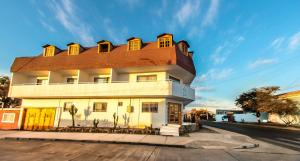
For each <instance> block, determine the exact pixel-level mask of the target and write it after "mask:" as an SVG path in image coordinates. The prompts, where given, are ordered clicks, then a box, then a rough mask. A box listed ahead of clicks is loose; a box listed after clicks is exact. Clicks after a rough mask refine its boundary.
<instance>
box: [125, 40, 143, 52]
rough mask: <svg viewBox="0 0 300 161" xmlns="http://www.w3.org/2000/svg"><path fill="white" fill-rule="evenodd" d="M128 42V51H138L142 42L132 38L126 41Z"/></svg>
mask: <svg viewBox="0 0 300 161" xmlns="http://www.w3.org/2000/svg"><path fill="white" fill-rule="evenodd" d="M127 41H128V50H129V51H132V50H140V49H141V47H142V40H141V39H140V38H136V37H132V38H129V39H127Z"/></svg>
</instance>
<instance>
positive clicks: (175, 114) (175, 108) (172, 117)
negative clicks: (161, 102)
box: [168, 102, 181, 124]
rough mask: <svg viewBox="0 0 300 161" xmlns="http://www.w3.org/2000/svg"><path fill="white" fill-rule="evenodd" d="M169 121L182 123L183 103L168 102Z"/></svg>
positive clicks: (170, 122)
mask: <svg viewBox="0 0 300 161" xmlns="http://www.w3.org/2000/svg"><path fill="white" fill-rule="evenodd" d="M168 123H169V124H181V104H179V103H170V102H169V104H168Z"/></svg>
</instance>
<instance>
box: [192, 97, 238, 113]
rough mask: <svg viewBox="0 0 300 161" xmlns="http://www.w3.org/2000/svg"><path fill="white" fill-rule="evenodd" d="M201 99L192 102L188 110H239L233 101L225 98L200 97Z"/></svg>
mask: <svg viewBox="0 0 300 161" xmlns="http://www.w3.org/2000/svg"><path fill="white" fill-rule="evenodd" d="M199 98H200V99H197V100H196V101H194V102H192V103H191V104H189V105H188V106H186V108H187V109H193V108H205V109H207V110H209V111H212V112H216V109H239V108H238V107H237V106H236V105H235V103H234V101H233V100H229V99H224V98H206V97H201V96H199Z"/></svg>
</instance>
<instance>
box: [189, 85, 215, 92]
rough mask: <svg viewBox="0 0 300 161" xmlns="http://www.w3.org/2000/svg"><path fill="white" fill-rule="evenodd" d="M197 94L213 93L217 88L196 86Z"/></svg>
mask: <svg viewBox="0 0 300 161" xmlns="http://www.w3.org/2000/svg"><path fill="white" fill-rule="evenodd" d="M193 88H194V89H195V90H196V92H204V91H213V90H214V89H215V88H214V87H210V86H194V87H193Z"/></svg>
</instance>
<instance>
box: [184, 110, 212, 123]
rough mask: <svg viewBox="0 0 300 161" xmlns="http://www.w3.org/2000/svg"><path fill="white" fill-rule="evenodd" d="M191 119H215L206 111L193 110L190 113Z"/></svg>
mask: <svg viewBox="0 0 300 161" xmlns="http://www.w3.org/2000/svg"><path fill="white" fill-rule="evenodd" d="M189 115H190V117H192V116H193V115H194V116H196V118H198V119H200V120H212V119H213V114H212V113H211V112H209V111H207V110H206V109H198V110H197V109H192V110H191V111H190V112H189Z"/></svg>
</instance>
